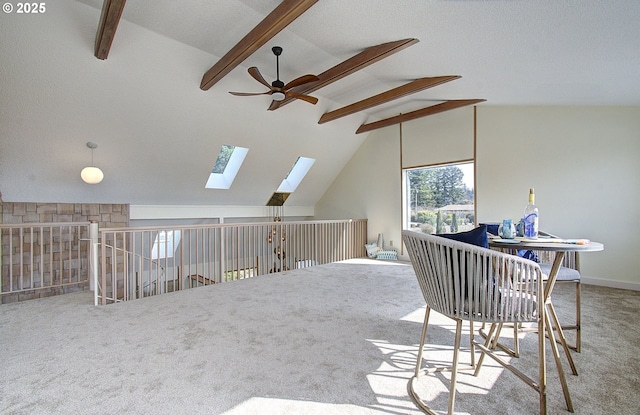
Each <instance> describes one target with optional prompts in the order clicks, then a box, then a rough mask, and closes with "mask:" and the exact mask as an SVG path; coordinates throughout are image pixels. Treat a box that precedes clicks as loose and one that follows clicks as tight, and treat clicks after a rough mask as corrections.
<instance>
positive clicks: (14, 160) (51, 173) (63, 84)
mask: <svg viewBox="0 0 640 415" xmlns="http://www.w3.org/2000/svg"><path fill="white" fill-rule="evenodd" d="M279 3H280V1H279V0H217V1H210V0H189V1H188V2H178V1H174V0H153V1H152V0H147V1H141V0H138V1H136V0H129V1H128V2H127V4H126V6H125V9H124V13H123V16H122V20H121V22H120V25H119V26H118V30H117V33H116V36H115V40H114V42H113V44H112V47H111V51H110V53H109V56H108V58H107V59H106V60H104V61H103V60H99V59H96V58H95V57H94V55H93V47H94V38H95V34H96V29H97V25H98V20H99V17H100V10H101V7H102V1H100V0H82V1H73V0H60V1H57V2H47V10H46V13H44V14H42V15H17V14H15V13H14V14H3V15H2V16H0V20H1V21H0V23H1V24H0V56H1V59H0V76H1V79H2V92H1V98H0V99H1V101H0V110H1V111H0V192H2V197H3V200H5V201H47V202H106V203H109V202H112V203H131V204H173V205H176V204H177V205H252V206H259V205H264V204H265V203H266V201H267V200H268V199H269V197H270V195H271V194H272V193H273V191H275V189H276V188H277V187H278V185H279V184H280V182H281V181H282V179H283V178H284V176H285V175H286V174H287V172H288V171H289V170H290V168H291V166H292V164H293V162H294V161H295V160H296V158H297V157H298V156H305V157H312V158H315V159H316V160H317V161H316V163H315V164H314V166H313V167H312V169H311V170H310V172H309V174H308V176H307V177H306V178H305V180H304V181H303V182H302V184H301V185H300V187H299V188H298V190H297V191H296V192H295V193H294V194H293V195H291V197H290V198H289V199H288V201H287V204H292V205H304V206H313V205H314V204H315V203H316V202H317V200H319V198H320V197H321V196H322V194H323V193H324V191H325V190H326V189H327V188H328V186H330V184H331V182H332V181H333V180H334V178H335V177H336V175H337V174H338V173H339V171H340V170H341V169H342V168H343V167H344V165H345V164H346V163H347V162H348V160H349V159H350V158H351V156H352V155H353V154H354V152H355V151H356V150H357V148H358V147H359V145H360V144H361V143H362V141H363V140H364V139H366V134H358V135H356V134H355V131H356V129H357V128H358V127H359V126H360V125H361V124H363V123H365V122H372V121H376V120H379V119H381V118H386V117H389V116H393V115H397V114H399V113H406V112H409V111H412V110H415V109H418V108H423V107H425V106H429V105H433V104H436V103H438V102H442V100H446V99H472V98H483V99H486V100H487V101H486V102H485V103H483V104H481V105H640V82H638V80H639V79H640V48H638V47H637V39H638V38H640V25H638V23H637V22H638V21H640V2H637V1H635V0H619V1H616V2H602V1H599V0H568V1H563V2H556V1H551V0H549V1H538V0H535V1H529V0H521V1H519V0H512V1H504V0H502V1H498V0H496V1H479V0H466V1H465V0H457V1H456V0H437V1H428V0H403V1H389V0H366V1H362V2H360V1H358V2H355V1H344V0H321V1H319V2H318V3H317V4H315V5H314V6H313V7H311V8H310V9H309V10H308V11H307V12H306V13H304V14H303V15H302V16H301V17H299V18H298V19H297V20H295V21H294V22H293V23H291V24H290V25H289V26H288V27H287V28H285V29H284V30H283V31H281V32H280V33H279V34H277V35H276V36H275V37H274V38H273V39H272V40H271V41H269V42H267V44H266V45H265V46H263V47H262V48H260V49H259V50H258V51H257V52H255V53H254V54H253V55H252V56H250V57H249V58H248V59H246V60H245V61H244V62H243V63H242V64H241V65H240V66H238V67H237V68H235V69H234V70H233V71H231V73H229V74H228V75H227V76H226V77H225V78H223V80H221V81H220V82H218V83H217V84H215V85H214V86H213V87H212V88H211V89H209V90H208V91H202V90H201V89H200V88H199V86H200V81H201V79H202V75H203V74H204V72H205V71H206V70H208V69H209V68H210V67H211V66H212V65H213V64H214V63H215V62H216V61H217V60H218V59H220V57H222V56H223V55H224V54H225V53H226V52H227V51H228V50H229V49H231V48H232V47H233V46H234V45H235V44H236V43H237V42H238V41H239V40H240V39H241V38H242V37H243V36H244V35H245V34H247V33H248V32H249V31H250V30H251V29H252V28H253V27H254V26H255V25H256V24H258V23H259V22H260V21H261V20H262V19H263V18H264V17H265V16H266V15H268V14H269V13H270V12H271V11H272V10H273V9H275V8H276V7H277V5H278V4H279ZM404 38H417V39H419V41H420V42H419V43H417V44H416V45H413V46H410V47H408V48H407V49H405V50H403V51H401V52H399V53H397V54H395V55H393V56H391V57H389V58H386V59H384V60H382V61H380V62H378V63H375V64H373V65H371V66H369V67H367V68H366V69H364V70H362V71H360V72H358V73H356V74H353V75H350V76H348V77H346V78H344V79H342V80H340V81H338V82H336V83H334V84H332V85H330V86H327V87H325V88H322V89H320V90H318V91H316V92H314V93H313V94H312V95H314V96H316V97H318V98H319V102H318V104H317V105H315V106H312V105H310V104H307V103H304V102H300V101H295V102H292V103H290V104H288V105H286V106H284V107H282V108H280V109H278V110H276V111H267V110H266V109H267V107H268V106H269V102H270V101H269V97H268V96H259V97H236V96H232V95H230V94H228V91H245V92H262V91H263V90H264V87H263V86H262V85H260V84H259V83H257V82H256V81H255V80H253V79H252V78H251V77H250V76H249V75H248V74H247V72H246V70H247V68H248V67H249V66H257V67H258V68H259V69H260V71H261V72H262V74H263V75H264V76H265V78H267V80H268V81H271V80H273V79H275V76H276V74H275V59H274V57H273V54H272V53H271V50H270V49H271V47H272V46H273V45H279V46H282V47H283V48H284V52H283V54H282V56H281V60H280V77H281V79H283V80H284V81H285V82H286V81H288V80H291V79H293V78H295V77H298V76H300V75H303V74H306V73H314V74H317V73H320V72H322V71H325V70H326V69H328V68H330V67H332V66H334V65H336V64H338V63H340V62H342V61H344V60H346V59H348V58H350V57H351V56H353V55H355V54H357V53H358V52H360V51H362V50H363V49H365V48H367V47H370V46H373V45H377V44H381V43H385V42H390V41H394V40H399V39H404ZM442 75H460V76H461V78H460V79H457V80H455V81H453V82H449V83H447V84H444V85H440V86H438V87H436V88H432V89H429V90H426V91H422V92H419V93H416V94H413V95H411V96H409V97H406V98H403V99H401V100H398V101H397V102H396V101H394V102H392V103H389V104H385V105H381V106H379V107H374V108H371V109H370V110H367V111H365V112H361V113H357V114H353V115H350V116H347V117H344V118H341V119H339V120H336V121H332V122H328V123H326V124H322V125H318V123H317V122H318V120H319V118H320V116H321V115H322V114H323V113H325V112H327V111H330V110H334V109H336V108H339V107H342V106H344V105H348V104H351V103H353V102H355V101H358V100H361V99H364V98H366V97H369V96H371V95H374V94H377V93H380V92H382V91H385V90H387V89H390V88H394V87H397V86H399V85H402V84H404V83H407V82H409V81H411V80H413V79H416V78H421V77H425V76H442ZM387 128H394V127H387ZM87 141H93V142H96V143H97V144H98V148H97V149H96V150H95V152H94V160H95V164H96V165H97V166H99V167H101V168H102V169H103V170H104V172H105V179H104V181H103V182H102V183H100V184H99V185H94V186H91V185H87V184H84V183H83V182H82V181H81V180H80V177H79V172H80V170H81V169H82V167H84V166H85V165H87V164H88V163H89V162H90V157H91V153H90V150H89V149H88V148H87V147H86V146H85V143H86V142H87ZM223 144H232V145H240V146H245V147H248V148H249V149H250V150H249V153H248V155H247V158H246V160H245V165H244V166H243V168H242V169H241V171H240V173H239V174H238V177H237V178H236V181H235V182H234V184H233V186H232V188H231V189H230V190H211V189H205V188H204V184H205V183H206V180H207V177H208V175H209V173H210V171H211V168H212V167H213V163H214V161H215V157H216V155H217V153H218V151H219V149H220V147H221V145H223ZM372 168H375V166H372Z"/></svg>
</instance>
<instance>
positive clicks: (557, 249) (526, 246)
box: [489, 235, 604, 412]
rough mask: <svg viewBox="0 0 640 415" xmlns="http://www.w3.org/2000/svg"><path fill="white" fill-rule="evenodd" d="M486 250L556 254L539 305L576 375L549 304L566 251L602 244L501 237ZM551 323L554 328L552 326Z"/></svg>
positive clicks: (566, 391)
mask: <svg viewBox="0 0 640 415" xmlns="http://www.w3.org/2000/svg"><path fill="white" fill-rule="evenodd" d="M489 248H492V249H498V250H501V251H505V252H513V253H514V254H515V253H517V251H519V250H534V251H551V252H554V253H555V256H554V260H553V263H552V265H551V270H550V271H549V275H548V276H547V277H546V278H545V280H544V293H543V295H542V297H541V298H540V304H544V305H545V307H544V308H543V309H542V310H543V311H544V312H545V313H546V314H547V316H548V317H549V320H548V321H547V323H546V326H547V327H548V328H549V330H550V331H553V330H557V332H558V341H559V343H560V344H561V345H562V347H563V349H564V351H565V354H566V356H567V360H568V362H569V366H570V367H571V371H572V373H573V374H574V375H577V374H578V371H577V369H576V366H575V363H574V362H573V358H572V357H571V353H570V351H569V347H568V345H567V341H566V338H565V336H564V333H563V331H562V325H561V324H560V322H559V320H558V315H557V313H556V311H555V308H554V307H553V303H552V302H551V293H552V292H553V287H554V286H555V284H556V279H557V276H558V272H559V271H560V268H561V267H562V261H563V260H564V256H565V254H566V253H567V252H596V251H602V250H604V244H602V243H600V242H594V241H591V240H589V239H565V238H558V237H555V236H546V235H545V236H539V237H538V238H536V239H528V238H521V237H517V238H515V239H503V238H490V239H489ZM551 323H553V325H551ZM549 337H550V338H551V339H554V336H553V333H549ZM551 349H552V352H553V354H554V358H555V361H556V366H557V368H558V375H559V378H560V383H561V384H562V390H563V393H564V396H565V401H566V403H567V407H568V409H569V411H571V412H573V404H572V403H571V397H570V395H569V388H568V385H567V382H566V379H565V376H564V370H563V369H562V364H561V362H560V355H559V351H558V348H557V345H556V343H555V341H553V340H552V341H551Z"/></svg>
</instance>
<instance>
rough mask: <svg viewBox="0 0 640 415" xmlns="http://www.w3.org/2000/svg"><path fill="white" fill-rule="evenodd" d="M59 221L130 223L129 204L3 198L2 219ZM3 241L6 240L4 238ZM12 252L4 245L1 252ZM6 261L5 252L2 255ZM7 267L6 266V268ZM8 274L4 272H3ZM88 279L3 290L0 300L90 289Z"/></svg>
mask: <svg viewBox="0 0 640 415" xmlns="http://www.w3.org/2000/svg"><path fill="white" fill-rule="evenodd" d="M56 222H97V223H98V226H99V227H100V228H111V227H126V226H129V205H125V204H98V203H25V202H2V200H1V199H0V223H4V224H22V223H56ZM2 243H3V244H4V243H5V240H4V239H3V242H2ZM2 252H4V253H8V252H9V250H8V247H5V246H2V249H1V250H0V253H2ZM2 259H3V260H4V262H6V258H5V255H3V256H2ZM2 269H3V271H4V268H2ZM3 277H4V276H3ZM88 289H89V285H88V283H82V284H76V285H69V286H65V287H63V288H59V287H58V288H45V289H38V290H29V291H22V292H19V293H9V294H2V295H1V296H0V304H2V303H9V302H15V301H23V300H29V299H34V298H39V297H48V296H52V295H58V294H64V293H67V292H74V291H83V290H88Z"/></svg>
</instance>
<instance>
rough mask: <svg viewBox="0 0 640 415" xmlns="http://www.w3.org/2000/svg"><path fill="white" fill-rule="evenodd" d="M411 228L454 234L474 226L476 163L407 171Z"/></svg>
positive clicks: (425, 231) (407, 204) (426, 231)
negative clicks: (474, 174) (474, 166)
mask: <svg viewBox="0 0 640 415" xmlns="http://www.w3.org/2000/svg"><path fill="white" fill-rule="evenodd" d="M406 179H407V186H408V192H407V199H408V200H407V203H406V207H407V209H408V215H407V218H408V219H409V224H408V225H409V226H408V228H409V229H411V230H414V231H420V232H424V233H455V232H463V231H466V230H470V229H472V228H473V227H474V222H475V209H474V204H473V203H474V202H473V201H474V188H473V163H463V164H455V165H447V166H438V167H426V168H420V169H411V170H406Z"/></svg>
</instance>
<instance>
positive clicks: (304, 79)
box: [284, 74, 320, 89]
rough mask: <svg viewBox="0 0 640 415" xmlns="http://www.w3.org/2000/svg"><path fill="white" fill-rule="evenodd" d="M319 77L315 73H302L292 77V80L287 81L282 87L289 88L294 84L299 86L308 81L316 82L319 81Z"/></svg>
mask: <svg viewBox="0 0 640 415" xmlns="http://www.w3.org/2000/svg"><path fill="white" fill-rule="evenodd" d="M319 80H320V78H318V77H317V76H315V75H310V74H309V75H302V76H300V77H298V78H296V79H294V80H293V81H291V82H289V83H287V84H286V85H285V86H284V89H289V88H294V87H296V86H300V85H304V84H308V83H309V82H316V81H319Z"/></svg>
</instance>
